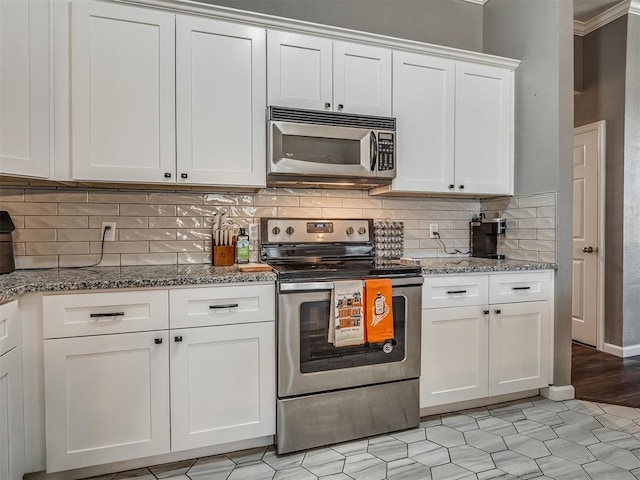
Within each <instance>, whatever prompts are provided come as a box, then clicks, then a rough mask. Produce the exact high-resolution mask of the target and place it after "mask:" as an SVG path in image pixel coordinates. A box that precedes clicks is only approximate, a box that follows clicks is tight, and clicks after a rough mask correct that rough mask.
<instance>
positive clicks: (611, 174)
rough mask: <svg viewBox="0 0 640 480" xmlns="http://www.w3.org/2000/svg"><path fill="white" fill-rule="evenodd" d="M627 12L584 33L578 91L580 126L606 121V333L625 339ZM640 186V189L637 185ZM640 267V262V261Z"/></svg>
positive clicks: (610, 339)
mask: <svg viewBox="0 0 640 480" xmlns="http://www.w3.org/2000/svg"><path fill="white" fill-rule="evenodd" d="M627 17H628V16H627V15H625V16H623V17H621V18H619V19H617V20H615V21H613V22H611V23H609V24H607V25H605V26H603V27H601V28H599V29H598V30H596V31H594V32H592V33H590V34H588V35H586V36H584V37H583V56H582V65H583V71H582V86H583V90H582V93H581V94H579V95H576V96H575V103H574V113H575V126H576V127H579V126H582V125H587V124H589V123H593V122H597V121H600V120H605V121H606V130H607V134H606V173H605V175H606V185H605V190H606V193H605V196H606V200H605V230H606V232H607V235H606V244H605V258H606V267H605V312H604V321H605V334H604V337H605V338H604V341H605V342H607V343H611V344H614V345H618V346H622V345H623V314H622V295H623V260H624V259H623V231H624V230H623V229H624V218H623V212H624V207H625V205H624V178H625V172H624V170H625V165H624V164H625V162H624V129H625V125H624V123H625V122H624V114H625V112H624V108H625V98H624V97H625V64H626V54H625V51H626V48H625V46H626V43H627V40H626V39H627ZM636 190H637V189H636ZM638 267H640V266H638Z"/></svg>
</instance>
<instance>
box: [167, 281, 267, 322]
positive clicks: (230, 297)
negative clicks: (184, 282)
mask: <svg viewBox="0 0 640 480" xmlns="http://www.w3.org/2000/svg"><path fill="white" fill-rule="evenodd" d="M275 295H276V293H275V285H274V284H271V285H220V286H215V287H203V288H185V289H175V290H171V291H170V292H169V299H170V302H169V303H170V305H171V307H170V310H171V328H185V327H203V326H213V325H230V324H235V323H248V322H269V321H273V320H275V311H276V310H275Z"/></svg>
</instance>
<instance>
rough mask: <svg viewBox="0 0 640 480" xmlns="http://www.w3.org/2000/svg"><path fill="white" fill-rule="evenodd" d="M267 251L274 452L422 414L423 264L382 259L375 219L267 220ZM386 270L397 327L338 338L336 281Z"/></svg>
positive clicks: (367, 432)
mask: <svg viewBox="0 0 640 480" xmlns="http://www.w3.org/2000/svg"><path fill="white" fill-rule="evenodd" d="M260 227H261V240H262V242H261V243H262V247H261V251H260V253H261V260H263V261H265V262H267V263H268V264H269V265H271V266H272V267H273V268H274V269H275V270H276V272H277V274H278V281H277V303H276V305H277V308H276V311H277V318H276V330H277V338H278V341H277V371H278V378H277V410H276V448H277V451H278V453H280V454H282V453H288V452H292V451H296V450H305V449H307V448H313V447H318V446H321V445H329V444H332V443H338V442H344V441H348V440H352V439H355V438H362V437H369V436H373V435H379V434H382V433H387V432H390V431H394V430H403V429H407V428H412V427H415V426H417V425H419V423H420V402H419V400H420V395H419V377H420V339H421V333H420V332H421V329H420V328H421V311H422V294H421V291H422V283H423V278H422V275H421V270H420V267H416V266H408V265H404V264H401V263H400V262H399V261H397V262H394V261H386V262H379V261H376V255H375V246H374V231H373V230H374V229H373V221H372V220H371V219H292V218H263V219H262V220H261V224H260ZM376 278H389V279H390V280H391V286H392V297H393V298H392V307H391V308H392V310H393V325H394V333H395V337H394V339H393V340H392V341H387V342H385V343H379V344H378V343H374V344H369V343H365V344H362V345H357V346H345V347H335V346H334V345H333V344H332V343H330V342H329V341H328V339H327V335H328V332H329V328H330V319H331V318H332V317H333V313H332V312H333V307H332V293H333V291H334V282H338V281H341V280H367V279H376Z"/></svg>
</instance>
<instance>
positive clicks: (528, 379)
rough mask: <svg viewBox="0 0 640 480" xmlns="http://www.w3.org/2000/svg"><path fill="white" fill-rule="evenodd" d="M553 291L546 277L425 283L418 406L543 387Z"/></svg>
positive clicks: (438, 277)
mask: <svg viewBox="0 0 640 480" xmlns="http://www.w3.org/2000/svg"><path fill="white" fill-rule="evenodd" d="M552 286H553V279H552V272H551V271H542V272H521V273H494V274H490V275H475V274H468V275H456V276H451V275H434V276H430V277H427V278H426V279H425V283H424V285H423V301H422V306H423V310H422V370H421V375H420V407H421V408H424V407H431V406H436V405H443V404H446V403H454V402H461V401H466V400H474V399H477V398H484V397H491V396H494V395H501V394H507V393H515V392H520V391H525V390H532V389H536V388H543V387H547V386H548V385H549V382H550V379H551V375H550V370H551V345H552V334H551V327H552V323H553V322H552V319H553V315H552V304H553V293H552V290H553V289H552Z"/></svg>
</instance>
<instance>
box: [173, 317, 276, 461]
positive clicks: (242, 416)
mask: <svg viewBox="0 0 640 480" xmlns="http://www.w3.org/2000/svg"><path fill="white" fill-rule="evenodd" d="M275 381H276V379H275V327H274V323H273V322H265V323H253V324H243V325H228V326H220V327H199V328H191V329H181V330H172V331H171V446H172V450H173V451H179V450H188V449H191V448H198V447H203V446H207V445H216V444H221V443H228V442H234V441H237V440H245V439H250V438H256V437H261V436H265V435H273V434H274V433H275V410H276V407H275V399H276V393H275Z"/></svg>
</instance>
